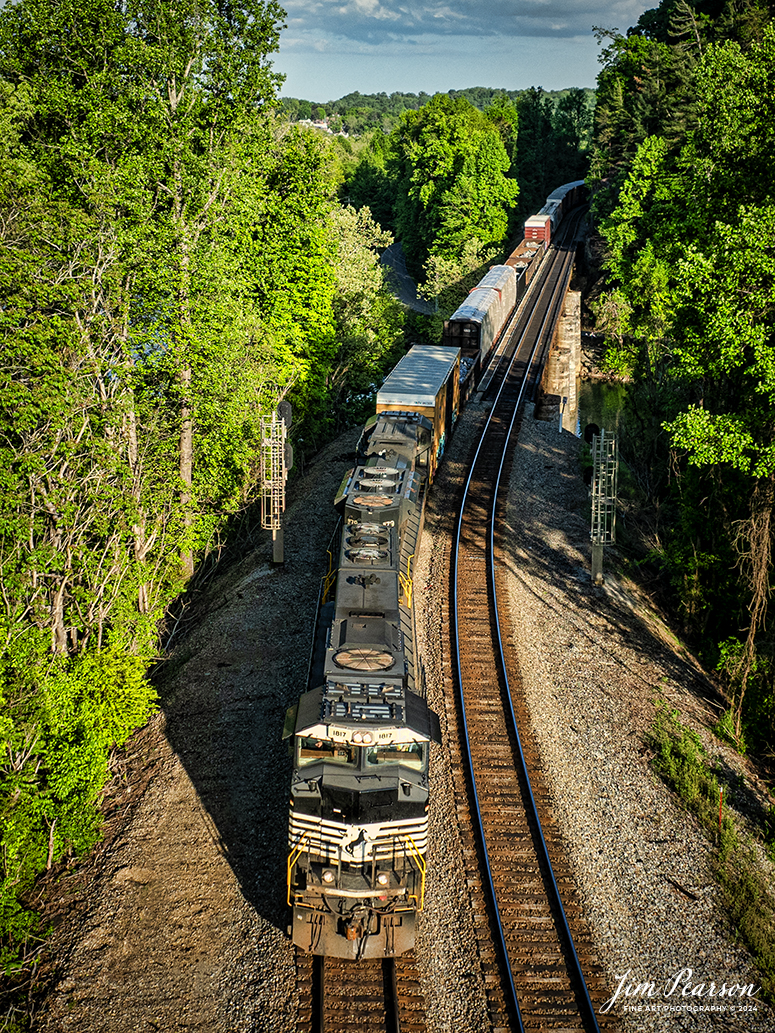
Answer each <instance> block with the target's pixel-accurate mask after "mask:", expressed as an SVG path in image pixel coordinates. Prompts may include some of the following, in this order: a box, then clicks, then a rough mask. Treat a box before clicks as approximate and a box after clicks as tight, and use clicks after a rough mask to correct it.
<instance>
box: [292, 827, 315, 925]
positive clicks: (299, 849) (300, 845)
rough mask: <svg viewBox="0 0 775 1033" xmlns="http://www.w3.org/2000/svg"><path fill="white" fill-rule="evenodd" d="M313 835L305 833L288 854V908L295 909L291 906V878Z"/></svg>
mask: <svg viewBox="0 0 775 1033" xmlns="http://www.w3.org/2000/svg"><path fill="white" fill-rule="evenodd" d="M310 835H311V833H310V832H305V833H303V834H302V836H301V837H300V838H299V840H298V842H297V843H296V845H295V846H294V848H293V850H291V852H290V854H288V873H287V885H288V906H289V907H293V905H292V904H291V877H292V875H293V869H294V868H295V867H296V862H297V861H298V860H299V858H300V857H301V855H302V853H303V850H304V840H305V839H307V838H308V837H309V836H310Z"/></svg>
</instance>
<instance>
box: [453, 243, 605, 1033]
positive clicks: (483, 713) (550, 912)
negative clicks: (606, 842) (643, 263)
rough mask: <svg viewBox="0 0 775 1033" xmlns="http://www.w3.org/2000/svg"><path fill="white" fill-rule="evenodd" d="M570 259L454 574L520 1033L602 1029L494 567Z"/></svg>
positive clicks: (471, 761)
mask: <svg viewBox="0 0 775 1033" xmlns="http://www.w3.org/2000/svg"><path fill="white" fill-rule="evenodd" d="M571 229H572V230H574V231H575V224H572V226H571ZM572 239H573V236H571V240H572ZM572 251H573V248H572V244H571V248H570V250H569V251H568V253H567V254H565V255H564V256H562V257H561V260H560V261H557V260H555V261H554V262H553V263H551V264H550V263H546V262H544V263H543V265H551V268H550V269H548V270H547V272H546V274H545V276H546V283H547V286H546V287H543V288H542V293H541V297H540V299H539V301H538V302H537V303H536V305H535V306H534V308H533V309H532V310H531V311H530V312H525V313H524V314H522V315H521V317H520V319H519V320H518V321H517V325H516V326H515V330H514V332H513V334H512V340H513V342H514V343H513V344H512V345H511V346H510V347H509V348H508V351H509V352H510V356H509V359H508V365H507V368H506V371H505V373H503V374H502V376H501V377H500V385H499V386H498V388H497V394H496V396H495V400H494V402H493V405H492V409H491V411H490V413H489V416H488V418H487V421H486V424H485V427H484V430H483V432H482V436H481V439H480V442H479V445H478V447H477V449H476V452H475V455H474V459H473V462H472V464H471V468H470V471H469V474H468V478H467V480H466V483H465V486H464V489H463V498H462V502H461V507H460V513H459V517H458V521H457V526H456V529H455V536H454V543H453V552H452V562H451V581H452V599H451V611H452V612H451V618H452V619H451V629H452V633H453V636H454V646H455V655H456V661H455V662H456V668H457V685H458V689H459V704H460V710H461V716H462V723H463V729H464V738H465V742H466V749H467V767H468V771H469V777H470V786H471V794H472V797H473V801H474V811H475V814H474V821H475V823H476V826H477V831H478V840H479V849H480V851H481V854H482V856H483V858H484V860H485V869H486V870H485V880H486V883H487V896H488V897H489V900H490V903H491V907H492V914H493V919H494V920H493V921H492V922H491V926H492V928H493V932H494V938H495V940H496V942H497V944H498V948H499V953H500V958H501V960H500V968H501V972H502V975H503V976H504V977H505V987H506V991H507V992H506V994H505V996H506V1002H507V1003H506V1009H507V1011H508V1012H509V1013H510V1014H511V1018H512V1021H513V1022H514V1023H515V1025H516V1028H517V1029H518V1030H524V1029H526V1028H535V1029H542V1030H544V1029H552V1028H562V1029H563V1030H570V1029H578V1030H594V1031H598V1029H599V1027H598V1024H597V1019H596V1017H595V1011H594V1008H593V1006H592V1001H591V999H590V994H589V991H588V989H587V985H586V982H585V979H584V974H583V972H582V969H581V965H580V963H579V959H578V956H577V953H576V949H575V947H574V944H573V938H572V936H571V932H570V928H569V925H568V921H567V919H566V917H565V912H564V909H563V903H562V899H561V896H560V892H559V888H558V885H557V880H556V879H555V876H554V874H553V872H552V865H551V861H550V857H549V851H548V850H547V845H546V841H545V838H544V834H543V832H542V829H541V822H540V819H539V815H538V809H537V807H536V801H535V799H534V796H533V791H532V789H531V786H530V776H529V774H528V770H527V766H526V764H525V757H524V753H523V749H522V743H521V739H520V733H519V730H518V728H517V721H516V717H515V713H514V705H513V702H512V688H513V686H512V684H511V682H510V679H509V675H508V664H507V661H506V657H505V656H504V652H503V646H502V643H501V629H500V620H499V616H498V600H497V589H496V582H495V562H494V559H493V557H494V552H495V537H494V536H495V523H496V519H495V509H496V505H497V500H498V492H499V488H500V484H501V481H502V478H503V474H504V470H505V468H506V465H507V456H508V453H509V443H510V441H512V440H513V431H514V426H515V422H516V421H517V417H518V413H519V410H520V406H521V404H522V401H523V398H524V396H525V393H526V391H527V389H528V387H530V386H531V384H532V383H533V382H534V380H535V376H536V373H535V365H536V356H537V355H538V354H539V352H542V351H543V350H544V348H545V346H546V345H548V341H547V340H546V338H547V336H548V335H547V328H552V327H553V326H554V324H555V322H556V318H557V315H558V314H559V309H560V306H561V304H562V301H563V299H564V296H565V292H566V290H567V284H568V280H569V278H570V273H571V269H572V264H573V253H572ZM542 346H544V348H542ZM491 390H492V389H491ZM463 628H465V631H464V633H463ZM494 1025H498V1020H497V1018H496V1019H495V1021H494Z"/></svg>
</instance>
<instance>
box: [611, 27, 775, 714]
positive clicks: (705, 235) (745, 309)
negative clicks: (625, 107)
mask: <svg viewBox="0 0 775 1033" xmlns="http://www.w3.org/2000/svg"><path fill="white" fill-rule="evenodd" d="M773 67H775V29H773V28H772V27H770V28H768V29H767V30H766V31H765V33H764V36H763V39H762V41H761V42H755V43H753V44H752V46H751V47H750V48H749V49H748V51H744V50H743V49H742V48H741V46H740V45H739V44H738V43H736V42H733V41H729V42H726V43H724V44H710V45H708V47H707V48H706V49H705V51H704V53H703V56H702V59H701V60H700V62H699V64H698V66H697V72H696V78H695V80H694V89H695V95H696V101H697V123H696V127H695V128H694V129H693V130H692V132H691V133H689V135H688V138H687V140H686V142H685V144H684V145H683V147H682V148H681V149H680V150H679V151H677V152H676V150H675V148H674V147H672V146H671V144H670V142H669V141H668V140H666V139H664V138H662V137H652V138H649V139H647V140H646V141H644V143H643V144H642V145H641V147H640V148H639V150H638V152H637V154H636V156H635V159H634V161H633V163H632V168H631V171H630V173H629V176H628V177H627V179H626V181H625V182H624V185H623V187H622V190H621V193H620V197H619V204H618V206H617V207H616V209H615V210H614V211H613V213H612V215H611V216H610V218H608V219H607V220H605V221H604V222H603V224H602V230H603V234H604V236H605V237H606V240H607V242H608V244H609V247H610V263H609V267H610V271H611V274H612V277H613V281H614V283H613V285H612V286H613V296H614V297H615V298H616V299H617V300H616V302H615V304H614V305H613V306H612V309H613V310H616V311H618V313H619V330H620V332H621V333H622V334H623V335H626V336H627V337H628V338H629V340H630V344H629V345H628V347H629V349H630V354H631V361H632V362H633V363H634V368H635V371H636V374H637V375H638V376H640V377H648V378H653V377H654V376H655V375H656V372H657V371H659V375H660V376H662V375H663V374H664V375H666V380H668V381H669V382H670V384H671V392H672V396H673V411H672V413H671V414H670V415H669V416H668V417H667V419H666V420H665V427H666V429H667V430H668V431H669V433H670V438H671V442H672V445H673V448H674V450H675V451H676V459H677V460H680V462H679V463H678V467H677V468H678V469H679V470H681V469H682V470H683V471H684V472H683V474H682V478H683V482H684V485H687V486H691V485H693V484H694V485H697V486H698V487H699V486H701V485H705V486H706V487H707V486H708V485H709V484H713V485H714V489H713V492H712V493H711V494H710V495H706V498H707V497H712V498H715V499H717V500H718V501H717V503H716V504H715V505H714V509H715V511H716V512H715V514H714V515H715V516H716V519H714V521H713V522H712V523H711V522H709V523H708V524H707V525H705V526H704V528H703V530H702V533H701V535H699V540H698V537H697V521H696V520H695V521H694V522H693V524H694V526H693V528H692V533H693V534H694V535H695V538H694V542H693V543H689V542H686V541H684V542H683V545H682V544H681V541H682V540H681V535H680V534H677V535H676V538H675V543H674V545H673V556H674V558H680V557H681V556H684V557H685V555H686V546H687V545H688V546H689V547H690V548H691V545H693V547H694V554H695V557H696V556H697V555H698V554H699V555H700V557H703V558H702V559H701V562H700V563H699V565H696V574H697V581H698V583H700V584H703V583H704V587H703V591H704V592H705V593H707V591H708V590H709V589H710V588H711V587H712V585H713V584H714V581H715V582H718V580H719V579H721V580H723V579H724V578H726V580H727V581H728V580H729V577H730V573H729V572H730V567H733V566H734V565H735V564H736V567H737V603H736V605H734V606H732V607H729V608H727V609H726V610H725V611H721V610H720V611H719V612H718V613H717V614H716V615H715V623H714V625H713V632H714V633H715V635H716V641H717V642H719V641H721V639H722V638H723V639H724V640H725V641H728V640H729V638H730V636H731V637H732V638H736V639H737V641H738V643H739V646H740V648H739V649H738V650H734V649H730V648H727V649H726V656H727V657H732V658H733V660H734V662H732V661H730V662H728V663H727V670H728V673H729V675H730V679H731V682H732V684H733V687H734V689H735V692H736V701H737V702H736V706H737V721H738V729H739V728H740V722H741V720H742V718H743V701H744V698H745V694H746V690H747V688H748V684H749V680H750V679H751V678H753V677H754V675H755V676H756V679H758V685H759V688H758V689H757V692H758V693H759V694H760V696H761V695H762V694H763V697H762V698H764V697H767V698H769V697H771V695H772V672H773V654H774V653H775V650H774V649H773V635H772V630H771V624H769V623H768V621H767V609H768V601H769V595H770V590H771V589H770V584H771V572H772V541H773V527H772V522H771V513H772V506H773V501H774V497H773V485H774V484H775V416H774V415H773V414H774V413H775V335H774V334H773V329H772V312H773V311H775V258H774V257H773V256H774V255H775V186H774V185H773V178H772V172H771V158H770V156H771V154H772V150H773V147H774V146H775V130H774V129H773V127H775V107H774V105H775V99H774V97H775V74H774V73H773ZM698 495H699V492H698V491H694V490H688V491H687V493H686V497H685V499H683V500H682V505H683V506H684V507H685V505H686V504H692V505H695V504H697V502H698ZM683 527H684V528H686V527H688V521H686V520H684V521H683ZM722 538H723V539H724V542H723V543H722V541H721V539H722ZM703 542H705V543H707V544H706V545H703ZM730 557H732V561H733V562H732V564H730ZM722 567H723V568H724V569H725V570H726V573H725V574H722V573H721V572H720V571H721V568H722ZM706 598H707V594H706ZM768 679H769V681H768ZM762 686H769V687H764V688H762ZM770 709H771V708H770Z"/></svg>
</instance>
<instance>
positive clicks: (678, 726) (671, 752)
mask: <svg viewBox="0 0 775 1033" xmlns="http://www.w3.org/2000/svg"><path fill="white" fill-rule="evenodd" d="M649 738H650V745H651V746H652V747H653V748H654V750H655V756H654V760H653V765H654V768H655V770H656V771H657V773H658V774H659V775H660V776H661V777H662V778H663V779H664V780H665V782H666V783H667V784H668V785H669V786H670V787H671V789H674V790H675V792H677V793H678V795H679V796H680V797H681V799H682V800H683V801H684V803H686V805H687V806H688V808H689V810H691V811H692V812H693V813H694V814H695V815H696V816H697V819H698V821H699V822H700V824H701V825H702V827H703V828H704V829H705V831H706V832H707V833H708V835H709V838H710V839H711V840H712V842H713V845H714V852H713V855H712V866H713V870H714V874H715V876H716V878H717V880H718V882H719V885H720V886H721V890H722V895H723V901H724V906H725V908H726V911H727V914H728V915H729V919H730V921H731V922H732V925H733V927H734V929H735V930H736V932H737V934H738V936H739V937H740V939H741V941H742V942H743V943H744V944H745V946H746V947H747V948H748V950H749V951H750V952H751V955H752V956H753V959H754V961H755V962H756V964H757V966H758V967H759V969H760V970H761V972H762V977H763V979H762V994H763V996H764V997H766V999H767V1001H769V1003H770V1004H775V897H773V893H772V889H771V886H770V881H769V878H768V876H767V875H766V874H765V873H764V872H763V871H762V870H761V867H760V865H759V863H758V860H757V856H756V851H755V850H754V847H753V846H752V845H751V844H746V843H744V842H743V841H742V840H741V838H740V835H739V834H738V831H737V827H736V825H735V822H734V819H733V818H732V817H731V815H730V814H728V813H726V814H723V816H722V820H721V824H719V793H720V790H721V789H722V788H723V789H724V799H725V802H726V800H727V798H728V794H729V789H728V787H726V786H722V784H721V783H720V782H719V777H718V772H717V771H716V770H714V768H713V765H712V763H711V761H710V758H709V757H708V755H707V753H706V751H705V748H704V746H703V745H702V741H701V740H700V737H699V736H698V735H697V733H696V732H693V731H692V730H691V729H689V728H687V727H686V726H685V725H683V724H682V723H681V721H680V718H679V715H678V711H677V710H669V709H668V707H667V706H666V705H665V704H664V703H663V702H660V703H659V704H658V705H657V712H656V717H655V719H654V724H653V725H652V729H651V734H650V736H649ZM772 813H773V812H772V808H771V809H770V813H769V817H770V819H771V818H772ZM772 836H773V829H772V828H771V827H769V826H768V827H766V828H762V836H761V839H762V844H763V845H764V846H765V847H769V846H770V843H769V841H768V840H770V839H771V838H772ZM768 853H770V855H771V853H772V850H771V848H770V849H769V850H768Z"/></svg>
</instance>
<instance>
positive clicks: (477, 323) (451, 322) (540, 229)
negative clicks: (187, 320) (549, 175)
mask: <svg viewBox="0 0 775 1033" xmlns="http://www.w3.org/2000/svg"><path fill="white" fill-rule="evenodd" d="M586 195H587V188H586V186H585V184H584V180H583V179H579V180H576V181H575V182H573V183H565V184H564V185H563V186H561V187H558V188H557V189H556V190H555V191H553V193H551V194H550V195H549V197H548V198H547V199H546V204H545V205H544V206H543V208H542V209H541V210H540V211H539V212H538V213H537V214H536V215H531V216H530V218H529V219H527V220H526V222H525V236H524V239H523V241H522V243H521V244H520V245H519V247H518V248H517V249H516V250H515V251H513V252H512V254H511V255H510V256H509V257H508V258H507V259H506V261H505V262H504V263H503V265H494V266H492V268H491V269H490V270H489V272H487V273H486V275H485V276H484V278H483V279H482V280H480V281H479V283H478V284H477V285H476V287H474V288H473V290H472V291H471V292H470V293H469V295H468V297H467V298H466V300H465V301H464V302H463V304H462V305H461V306H460V307H459V308H458V309H457V310H456V311H455V312H453V314H452V315H451V316H450V317H449V319H447V320H445V322H444V336H443V338H442V344H443V345H446V346H447V347H455V348H460V349H461V352H462V355H463V366H464V369H465V371H466V373H468V370H469V369H470V374H469V376H470V377H471V378H472V379H471V380H468V381H467V385H470V384H471V383H472V382H476V381H478V380H479V377H480V376H481V373H482V372H483V370H484V368H485V366H486V365H487V362H488V360H489V357H490V353H491V352H492V349H493V347H494V345H495V342H496V341H497V339H498V337H499V336H500V334H501V332H502V331H503V328H504V327H505V325H506V323H507V322H508V320H509V318H510V316H511V313H512V312H513V311H514V308H515V307H516V305H518V304H519V302H520V301H521V300H522V298H523V297H524V296H525V292H526V291H527V288H528V286H529V285H530V282H531V280H532V278H533V276H534V275H535V272H536V270H537V268H538V266H539V264H540V262H541V259H542V257H543V255H544V252H545V251H546V249H547V247H548V246H549V244H550V242H551V239H552V234H553V233H555V232H556V230H557V227H558V226H559V224H560V222H561V221H562V219H563V217H564V216H565V215H566V214H567V212H569V211H570V209H571V208H575V207H576V205H578V204H581V203H582V201H584V200H585V199H586ZM469 392H470V387H468V386H467V387H466V388H465V389H464V391H463V394H464V397H465V396H467V394H468V393H469Z"/></svg>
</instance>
